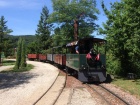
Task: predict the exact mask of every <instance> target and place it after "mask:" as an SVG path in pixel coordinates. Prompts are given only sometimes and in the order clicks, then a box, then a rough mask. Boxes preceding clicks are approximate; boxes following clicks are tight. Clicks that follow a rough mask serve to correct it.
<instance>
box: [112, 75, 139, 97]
mask: <svg viewBox="0 0 140 105" xmlns="http://www.w3.org/2000/svg"><path fill="white" fill-rule="evenodd" d="M112 84H115V85H117V86H119V87H121V88H122V89H123V90H125V91H129V92H130V93H131V94H133V95H136V96H137V97H139V98H140V79H136V80H128V79H124V78H117V79H114V80H113V81H112Z"/></svg>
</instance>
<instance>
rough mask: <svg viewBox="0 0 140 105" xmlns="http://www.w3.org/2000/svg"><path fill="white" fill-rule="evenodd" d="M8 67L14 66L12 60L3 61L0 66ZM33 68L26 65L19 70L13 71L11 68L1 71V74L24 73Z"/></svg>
mask: <svg viewBox="0 0 140 105" xmlns="http://www.w3.org/2000/svg"><path fill="white" fill-rule="evenodd" d="M10 65H15V61H12V60H3V61H2V66H10ZM33 68H34V66H33V65H31V64H27V66H26V67H24V68H19V69H15V68H11V69H9V70H5V71H1V72H2V73H8V72H25V71H29V70H31V69H33Z"/></svg>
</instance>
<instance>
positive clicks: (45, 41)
mask: <svg viewBox="0 0 140 105" xmlns="http://www.w3.org/2000/svg"><path fill="white" fill-rule="evenodd" d="M48 16H49V10H48V8H47V7H46V6H44V7H43V8H42V13H41V16H40V20H39V24H38V28H37V30H36V39H37V43H38V46H39V48H40V50H46V49H48V48H49V45H50V40H49V39H50V34H51V33H50V28H51V24H49V23H48V22H47V19H48Z"/></svg>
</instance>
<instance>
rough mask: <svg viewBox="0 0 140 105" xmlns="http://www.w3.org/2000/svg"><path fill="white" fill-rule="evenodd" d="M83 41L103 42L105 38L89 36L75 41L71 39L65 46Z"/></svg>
mask: <svg viewBox="0 0 140 105" xmlns="http://www.w3.org/2000/svg"><path fill="white" fill-rule="evenodd" d="M85 41H88V42H92V43H105V42H106V40H104V39H100V38H93V37H90V38H82V39H79V40H77V41H72V42H70V43H68V44H66V47H70V46H75V45H78V43H81V42H85Z"/></svg>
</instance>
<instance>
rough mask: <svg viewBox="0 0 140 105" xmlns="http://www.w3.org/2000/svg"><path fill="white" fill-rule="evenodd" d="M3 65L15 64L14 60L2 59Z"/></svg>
mask: <svg viewBox="0 0 140 105" xmlns="http://www.w3.org/2000/svg"><path fill="white" fill-rule="evenodd" d="M2 65H3V66H9V65H15V61H12V60H3V61H2Z"/></svg>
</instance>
